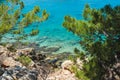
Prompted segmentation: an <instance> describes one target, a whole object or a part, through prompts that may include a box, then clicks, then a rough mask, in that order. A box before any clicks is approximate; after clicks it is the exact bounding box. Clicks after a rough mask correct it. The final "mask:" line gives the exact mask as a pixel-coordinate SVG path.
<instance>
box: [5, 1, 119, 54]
mask: <svg viewBox="0 0 120 80" xmlns="http://www.w3.org/2000/svg"><path fill="white" fill-rule="evenodd" d="M23 1H24V2H25V8H24V10H23V12H27V11H29V10H31V9H32V8H33V7H34V6H36V5H37V6H40V7H41V10H43V9H46V10H47V12H48V13H49V14H50V16H49V19H48V20H47V21H45V22H43V23H41V24H40V25H39V29H40V34H39V35H37V36H35V37H29V38H28V39H27V41H30V42H35V43H38V44H40V46H48V47H51V46H52V47H56V46H59V47H61V48H60V50H59V51H58V52H56V53H60V52H73V50H74V48H75V47H76V48H79V49H81V47H80V45H79V44H78V43H79V40H80V38H79V37H78V36H76V35H74V34H73V33H72V32H68V31H67V30H66V29H65V28H64V27H63V26H62V22H63V20H64V16H65V15H70V16H72V17H76V18H77V19H82V11H83V9H84V5H85V4H86V3H88V4H90V6H91V7H92V8H102V7H103V6H104V5H105V4H111V5H112V6H115V5H120V0H23ZM31 27H34V26H32V25H31ZM31 27H29V28H26V29H25V30H26V31H27V32H29V31H30V30H31ZM7 36H9V37H10V35H7Z"/></svg>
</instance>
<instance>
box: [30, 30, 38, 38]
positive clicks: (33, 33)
mask: <svg viewBox="0 0 120 80" xmlns="http://www.w3.org/2000/svg"><path fill="white" fill-rule="evenodd" d="M38 33H39V30H38V29H33V30H32V32H31V33H30V35H31V36H34V35H37V34H38Z"/></svg>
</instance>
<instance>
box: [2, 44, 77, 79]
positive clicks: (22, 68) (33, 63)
mask: <svg viewBox="0 0 120 80" xmlns="http://www.w3.org/2000/svg"><path fill="white" fill-rule="evenodd" d="M49 49H50V50H49ZM49 49H47V48H46V47H42V48H39V47H36V46H33V48H31V47H27V46H26V47H22V46H21V48H20V47H17V46H16V47H15V46H14V45H12V44H8V45H6V46H1V45H0V80H77V78H76V77H75V75H74V73H72V72H71V71H70V70H69V69H68V68H69V67H70V66H71V65H73V63H72V62H71V61H65V60H66V59H67V56H68V55H69V54H68V53H64V54H62V55H61V54H58V55H57V54H50V52H52V51H56V50H57V49H58V48H49ZM36 50H37V51H36ZM38 50H39V51H38ZM48 53H49V54H48ZM56 69H57V71H56Z"/></svg>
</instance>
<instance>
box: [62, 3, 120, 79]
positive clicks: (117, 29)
mask: <svg viewBox="0 0 120 80" xmlns="http://www.w3.org/2000/svg"><path fill="white" fill-rule="evenodd" d="M83 18H84V19H83V20H76V19H75V18H72V17H70V16H65V18H64V20H65V21H64V23H63V26H64V27H65V28H67V29H68V30H69V31H72V32H73V33H75V34H77V35H78V36H80V37H81V41H80V44H81V45H82V47H83V49H84V50H85V52H86V54H87V56H84V55H81V54H80V56H82V57H83V59H84V57H87V58H89V62H84V67H83V68H84V69H83V72H84V74H85V76H87V77H88V78H89V79H90V80H107V79H108V80H110V79H116V78H115V75H114V74H113V71H114V70H113V71H111V70H112V69H113V67H114V65H115V63H118V61H119V58H118V56H119V53H120V42H119V40H120V6H115V7H111V6H110V5H106V6H105V7H104V8H101V9H92V8H90V6H89V5H88V4H87V5H86V6H85V8H84V11H83ZM75 51H76V52H77V50H75ZM77 53H79V52H77ZM109 72H111V73H109ZM114 72H115V73H116V75H119V73H118V72H117V71H114ZM110 75H112V77H110Z"/></svg>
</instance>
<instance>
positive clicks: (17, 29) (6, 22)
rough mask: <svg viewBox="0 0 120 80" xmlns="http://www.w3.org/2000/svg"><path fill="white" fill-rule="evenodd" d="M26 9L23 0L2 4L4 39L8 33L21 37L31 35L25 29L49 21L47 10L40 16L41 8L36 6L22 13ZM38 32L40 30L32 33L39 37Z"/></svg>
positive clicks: (0, 16) (0, 28) (0, 15)
mask: <svg viewBox="0 0 120 80" xmlns="http://www.w3.org/2000/svg"><path fill="white" fill-rule="evenodd" d="M24 7H25V6H24V3H23V1H22V0H7V1H6V2H5V3H1V4H0V37H3V36H4V34H6V33H11V34H13V35H16V34H20V36H22V35H23V36H24V35H29V34H26V33H25V32H24V27H27V26H29V25H30V24H32V23H37V24H39V23H40V22H42V21H45V20H47V19H48V16H49V14H48V13H47V12H46V10H43V12H42V15H38V13H40V7H39V6H35V7H34V8H33V9H32V10H31V11H29V12H27V13H23V12H22V10H23V9H24ZM36 27H37V26H36ZM38 32H39V31H38V30H32V32H31V33H34V35H35V34H36V35H37V33H38ZM31 33H30V35H31ZM32 36H33V35H32ZM26 37H27V36H26Z"/></svg>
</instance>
